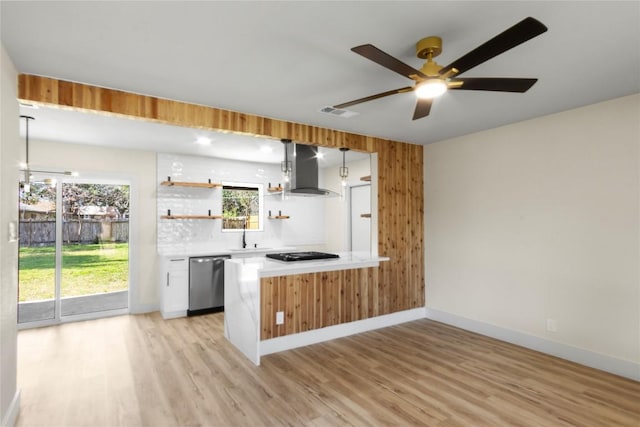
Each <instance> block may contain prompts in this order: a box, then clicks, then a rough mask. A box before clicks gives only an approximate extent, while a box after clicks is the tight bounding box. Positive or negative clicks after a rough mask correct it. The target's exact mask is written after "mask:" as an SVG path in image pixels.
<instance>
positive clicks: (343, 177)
mask: <svg viewBox="0 0 640 427" xmlns="http://www.w3.org/2000/svg"><path fill="white" fill-rule="evenodd" d="M340 151H342V167H340V170H339V173H340V183H341V184H342V185H341V191H340V196H341V197H342V198H343V199H344V197H345V195H346V187H347V177H348V176H349V168H348V167H347V164H346V156H347V151H349V149H348V148H347V147H340Z"/></svg>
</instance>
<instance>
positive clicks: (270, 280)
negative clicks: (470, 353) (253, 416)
mask: <svg viewBox="0 0 640 427" xmlns="http://www.w3.org/2000/svg"><path fill="white" fill-rule="evenodd" d="M339 255H340V258H339V259H331V260H315V261H300V262H283V261H277V260H271V259H268V258H265V257H254V258H244V259H230V260H226V261H225V284H224V287H225V289H224V295H225V297H224V306H225V313H224V331H225V337H226V338H227V339H228V340H229V341H230V342H231V343H232V344H233V345H235V346H236V347H237V348H238V349H239V350H240V351H241V352H242V353H243V354H244V355H245V356H246V357H247V358H249V359H250V360H251V361H252V362H254V363H255V364H256V365H259V364H260V357H261V356H264V355H267V354H271V353H276V352H278V351H283V350H288V349H292V348H296V347H301V346H305V345H309V344H313V343H317V342H322V341H327V340H330V339H334V338H339V337H343V336H347V335H351V334H354V333H359V332H364V331H368V330H372V329H376V328H380V327H385V326H391V325H394V324H398V323H402V322H407V321H410V320H416V319H419V318H422V317H424V308H416V309H410V310H405V311H400V312H395V313H391V314H386V313H385V312H384V309H383V307H384V302H383V301H381V299H382V298H381V297H382V295H383V294H382V293H381V292H379V288H378V286H379V283H380V282H379V280H378V275H379V269H378V266H379V264H380V262H384V261H388V260H389V258H387V257H381V256H375V255H371V254H369V253H358V252H346V253H340V254H339Z"/></svg>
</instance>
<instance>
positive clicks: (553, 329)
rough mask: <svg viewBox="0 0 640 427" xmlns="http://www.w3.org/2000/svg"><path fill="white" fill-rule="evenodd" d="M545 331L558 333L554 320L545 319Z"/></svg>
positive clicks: (556, 323)
mask: <svg viewBox="0 0 640 427" xmlns="http://www.w3.org/2000/svg"><path fill="white" fill-rule="evenodd" d="M547 331H549V332H558V322H557V321H556V319H547Z"/></svg>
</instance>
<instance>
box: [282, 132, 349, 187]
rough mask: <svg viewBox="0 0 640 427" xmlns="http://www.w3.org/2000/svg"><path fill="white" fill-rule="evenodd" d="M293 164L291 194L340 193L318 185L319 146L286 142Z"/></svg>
mask: <svg viewBox="0 0 640 427" xmlns="http://www.w3.org/2000/svg"><path fill="white" fill-rule="evenodd" d="M284 146H285V150H287V156H288V158H289V159H293V160H292V162H291V163H292V164H291V181H290V183H291V189H290V190H289V191H288V193H289V194H290V195H291V196H306V197H312V196H316V197H317V196H324V197H335V196H339V195H340V194H339V193H336V192H335V191H331V190H327V189H324V188H320V186H319V185H318V171H319V170H318V147H314V146H312V145H304V144H291V143H287V144H284Z"/></svg>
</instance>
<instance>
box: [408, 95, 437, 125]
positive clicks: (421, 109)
mask: <svg viewBox="0 0 640 427" xmlns="http://www.w3.org/2000/svg"><path fill="white" fill-rule="evenodd" d="M432 103H433V99H421V98H418V102H417V103H416V109H415V111H414V112H413V120H417V119H421V118H423V117H426V116H428V115H429V112H430V111H431V104H432Z"/></svg>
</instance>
